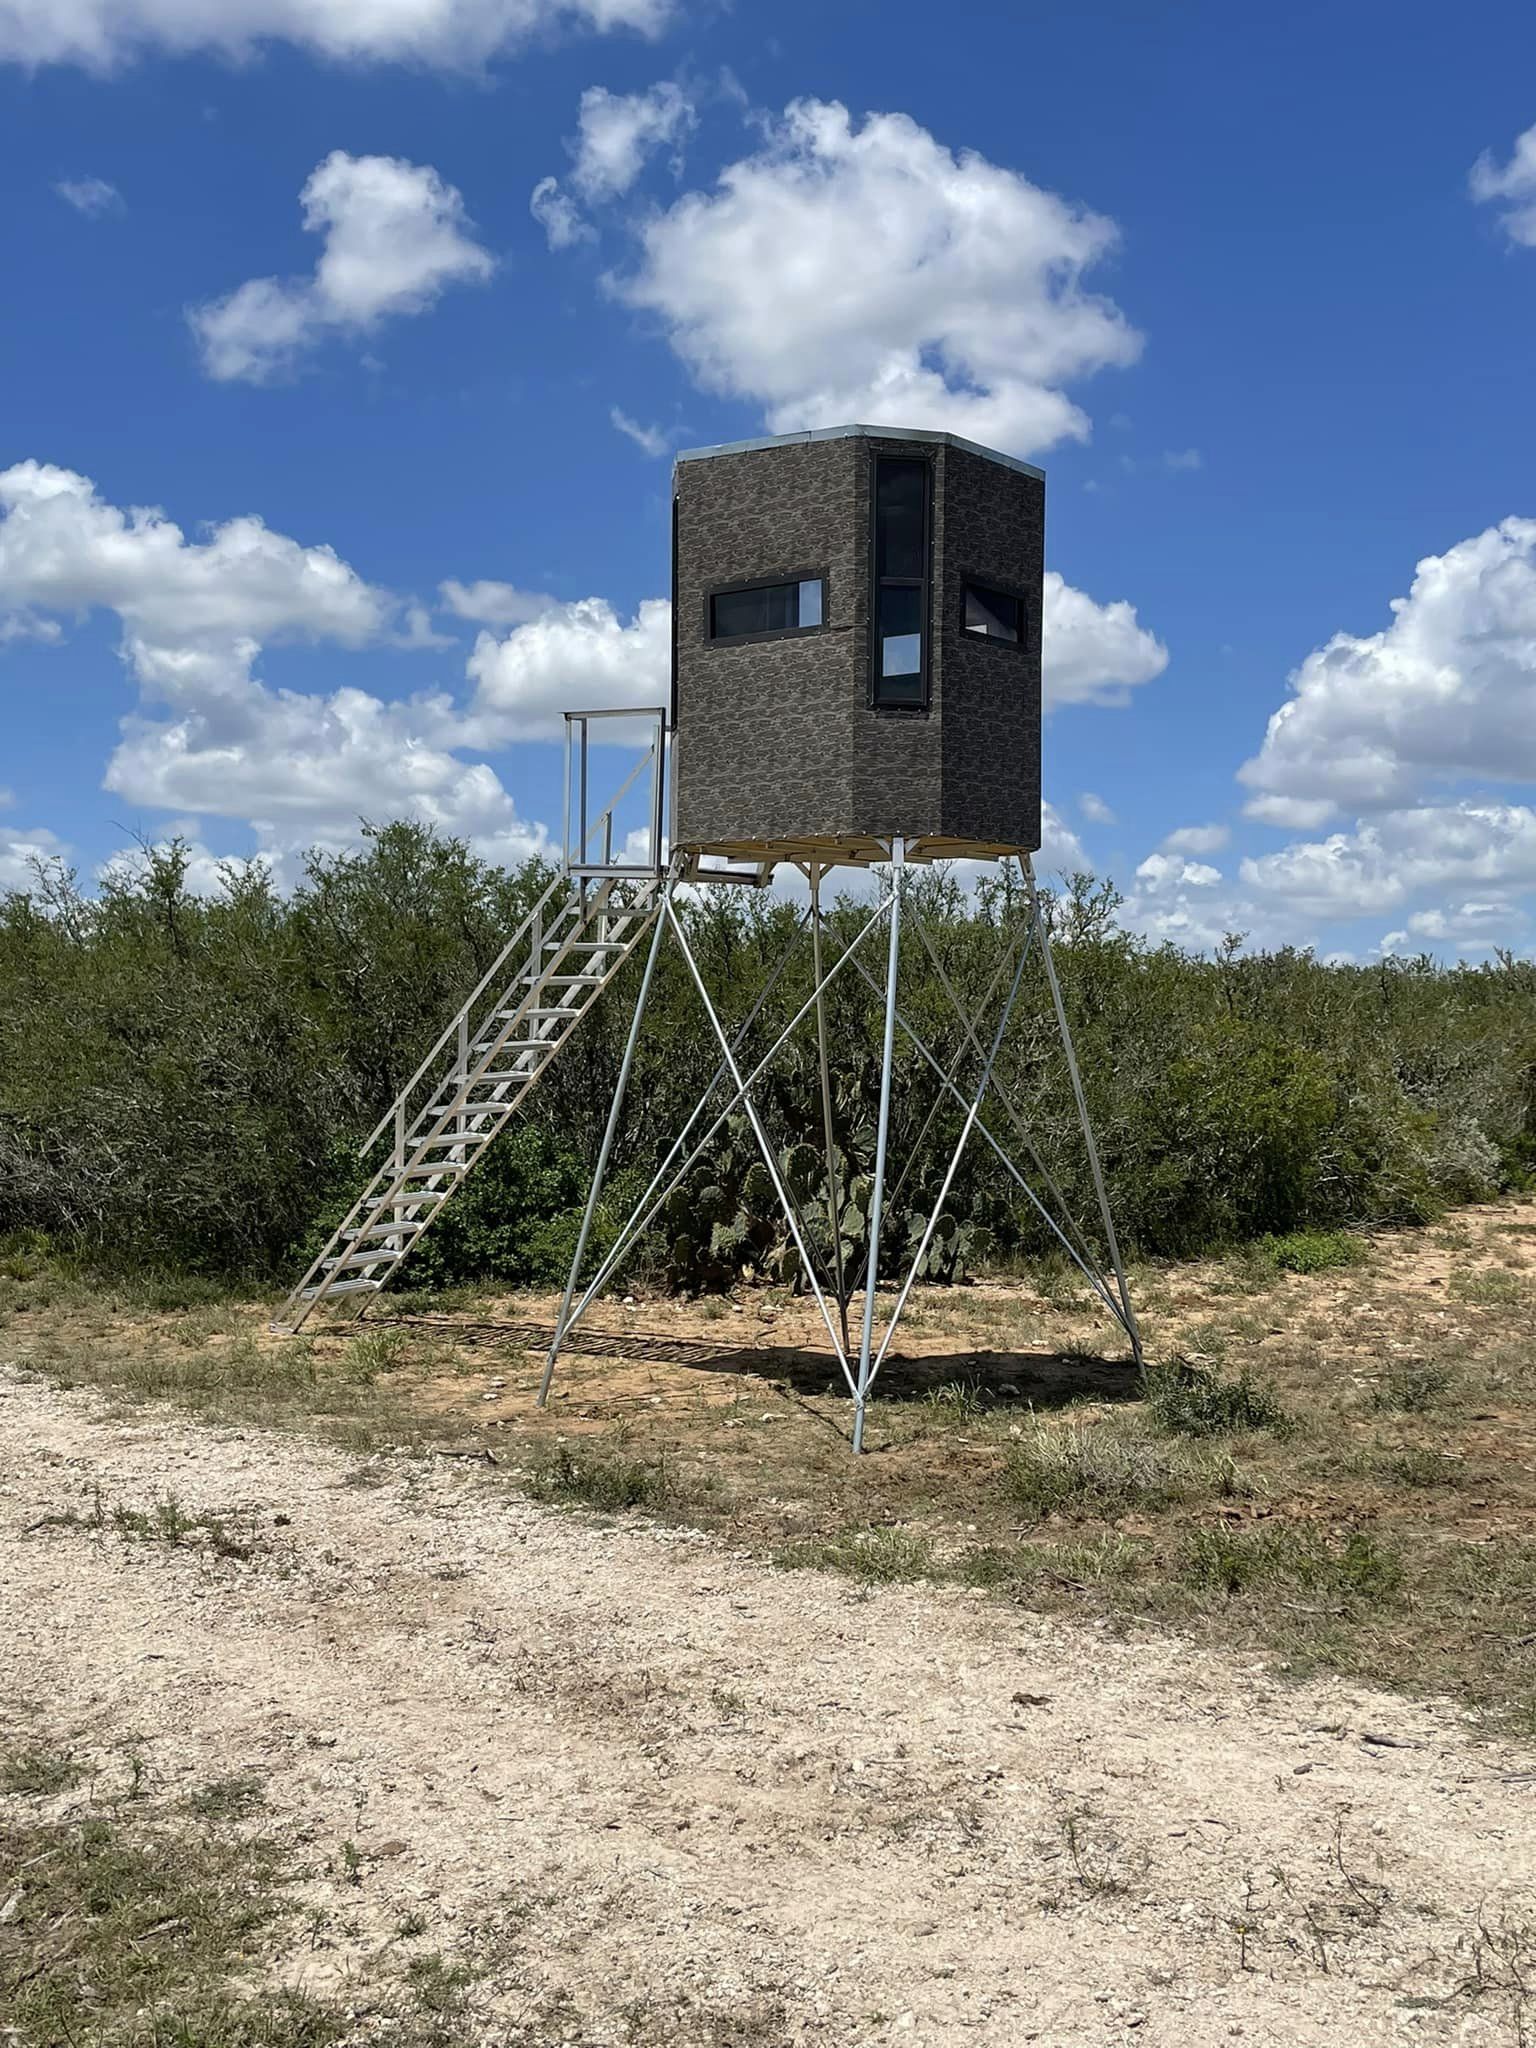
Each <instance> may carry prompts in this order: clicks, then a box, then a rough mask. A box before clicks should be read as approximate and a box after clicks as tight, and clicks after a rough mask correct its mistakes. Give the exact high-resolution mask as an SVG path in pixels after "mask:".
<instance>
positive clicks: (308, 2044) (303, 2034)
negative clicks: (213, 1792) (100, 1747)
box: [0, 1805, 350, 2048]
mask: <svg viewBox="0 0 1536 2048" xmlns="http://www.w3.org/2000/svg"><path fill="white" fill-rule="evenodd" d="M284 1862H285V1859H284V1857H283V1856H282V1854H281V1852H280V1851H279V1850H278V1848H277V1847H276V1845H274V1844H272V1843H268V1842H251V1841H238V1840H236V1839H234V1838H233V1837H227V1836H213V1835H204V1834H202V1833H201V1832H199V1831H197V1830H183V1831H181V1832H178V1831H176V1830H174V1829H172V1828H168V1827H166V1826H165V1825H164V1824H163V1823H161V1822H159V1821H157V1820H156V1819H154V1818H153V1817H152V1816H151V1814H150V1812H149V1810H148V1809H147V1807H146V1806H144V1805H135V1806H126V1807H116V1808H109V1809H103V1810H101V1811H98V1812H91V1813H88V1814H86V1815H84V1816H81V1815H78V1814H72V1815H71V1816H70V1817H69V1818H68V1819H66V1820H64V1821H60V1822H55V1823H53V1824H51V1825H50V1824H46V1823H42V1822H31V1821H29V1822H25V1823H22V1824H21V1825H16V1826H10V1827H6V1828H3V1829H0V1867H8V1868H10V1869H12V1870H16V1871H20V1870H25V1872H26V1882H25V1884H24V1885H22V1886H21V1887H19V1888H18V1889H17V1890H16V1891H15V1893H14V1895H13V1896H12V1898H11V1899H10V1900H8V1901H7V1905H6V1917H5V1918H4V1920H3V1922H0V1984H3V1985H4V1986H5V1987H6V2018H7V2020H8V2021H9V2023H10V2026H11V2027H12V2028H14V2029H15V2032H16V2038H17V2039H18V2040H19V2041H36V2042H39V2043H42V2042H50V2043H51V2042H82V2043H83V2042H86V2041H93V2042H102V2043H107V2042H111V2043H114V2044H118V2043H120V2044H123V2048H129V2044H141V2043H144V2044H147V2043H150V2042H154V2043H156V2044H164V2048H172V2044H190V2043H194V2042H207V2043H214V2042H216V2043H218V2048H323V2044H326V2043H330V2042H341V2041H343V2040H345V2039H346V2038H348V2035H349V2031H350V2022H349V2021H348V2020H347V2018H346V2015H345V2014H344V2013H343V2012H342V2011H341V2010H340V2009H339V2008H330V2007H325V2006H322V2005H319V2004H317V2003H315V2002H313V2001H311V2000H309V1999H307V1998H304V1997H301V1996H299V1995H297V1994H293V1993H287V1992H280V1991H274V1990H272V1989H264V1990H263V1991H261V1992H260V1993H259V1994H258V1995H255V1996H251V1995H248V1994H246V1993H244V1992H242V1991H240V1990H238V1989H237V1988H235V1987H236V1985H237V1984H238V1982H239V1981H240V1980H241V1979H242V1978H249V1977H250V1976H252V1975H254V1974H256V1971H255V1969H253V1965H258V1962H259V1958H260V1957H261V1955H262V1952H263V1950H264V1949H265V1946H266V1941H267V1938H268V1937H269V1935H270V1934H271V1932H272V1931H273V1930H274V1929H275V1928H276V1926H277V1925H278V1924H279V1923H280V1921H281V1920H282V1919H283V1917H284V1916H285V1914H286V1912H287V1910H288V1908H287V1903H286V1900H285V1898H284V1889H285V1886H286V1883H287V1877H286V1874H285V1871H284Z"/></svg>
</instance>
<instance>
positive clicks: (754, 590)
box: [709, 576, 824, 640]
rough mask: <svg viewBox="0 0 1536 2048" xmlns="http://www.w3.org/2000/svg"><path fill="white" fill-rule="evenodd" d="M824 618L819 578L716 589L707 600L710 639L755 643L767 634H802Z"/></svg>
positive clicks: (822, 596) (809, 577)
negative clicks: (753, 641)
mask: <svg viewBox="0 0 1536 2048" xmlns="http://www.w3.org/2000/svg"><path fill="white" fill-rule="evenodd" d="M823 616H824V591H823V587H822V579H821V577H819V576H807V577H804V578H799V579H797V580H796V581H794V582H792V583H752V584H748V585H747V586H746V587H745V588H742V589H737V590H717V591H716V592H715V593H714V595H713V596H712V597H711V598H710V600H709V637H710V639H711V640H756V639H760V638H761V637H762V636H763V635H764V634H768V633H804V632H808V631H809V630H810V628H811V627H813V626H819V625H820V624H821V623H822V620H823Z"/></svg>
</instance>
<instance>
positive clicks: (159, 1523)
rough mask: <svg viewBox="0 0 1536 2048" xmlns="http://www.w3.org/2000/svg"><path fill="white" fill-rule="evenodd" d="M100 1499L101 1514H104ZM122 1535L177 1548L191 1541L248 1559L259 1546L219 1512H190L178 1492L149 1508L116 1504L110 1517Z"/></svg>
mask: <svg viewBox="0 0 1536 2048" xmlns="http://www.w3.org/2000/svg"><path fill="white" fill-rule="evenodd" d="M100 1512H101V1509H100V1502H99V1500H98V1503H97V1514H98V1517H99V1516H100ZM108 1519H109V1520H110V1521H111V1524H112V1527H113V1528H114V1529H116V1530H117V1532H118V1534H119V1535H120V1536H133V1537H137V1538H138V1539H139V1540H140V1541H141V1542H144V1543H166V1544H169V1545H171V1546H172V1547H173V1548H177V1547H180V1546H182V1545H187V1544H196V1545H199V1546H206V1548H207V1549H209V1550H211V1551H212V1552H213V1554H214V1556H215V1557H230V1558H238V1559H241V1560H245V1559H248V1558H250V1557H251V1556H253V1555H254V1553H255V1549H256V1546H255V1544H254V1543H252V1542H251V1541H250V1540H249V1539H248V1538H247V1537H243V1536H240V1535H238V1534H236V1533H235V1531H233V1530H232V1529H231V1528H230V1527H229V1525H228V1524H227V1523H226V1522H225V1521H224V1520H223V1519H222V1518H221V1517H220V1516H218V1515H210V1514H207V1513H206V1512H205V1513H200V1514H189V1513H188V1512H187V1510H186V1509H185V1508H184V1507H183V1506H182V1504H181V1502H180V1501H179V1500H178V1499H177V1498H176V1496H175V1494H174V1493H167V1494H164V1495H162V1496H161V1498H160V1499H158V1500H156V1501H155V1502H154V1503H153V1504H152V1505H151V1506H149V1507H147V1508H129V1507H115V1508H113V1509H112V1511H111V1514H110V1516H109V1518H108Z"/></svg>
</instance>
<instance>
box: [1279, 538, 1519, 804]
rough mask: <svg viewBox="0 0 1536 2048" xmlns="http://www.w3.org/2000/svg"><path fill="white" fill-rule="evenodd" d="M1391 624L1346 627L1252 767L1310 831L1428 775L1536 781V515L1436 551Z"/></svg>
mask: <svg viewBox="0 0 1536 2048" xmlns="http://www.w3.org/2000/svg"><path fill="white" fill-rule="evenodd" d="M1391 609H1392V612H1393V614H1394V616H1393V620H1392V623H1391V625H1390V626H1386V627H1384V628H1383V629H1382V630H1381V631H1380V632H1376V633H1370V634H1366V635H1363V636H1361V635H1356V634H1353V633H1336V634H1335V635H1334V637H1333V639H1331V640H1330V641H1329V642H1328V644H1327V645H1326V646H1325V647H1320V648H1318V649H1316V650H1315V651H1314V652H1313V653H1311V654H1309V655H1308V656H1307V658H1306V660H1305V661H1304V662H1303V663H1302V665H1301V667H1300V668H1299V669H1298V670H1297V671H1296V673H1295V674H1294V675H1293V676H1292V677H1291V691H1292V695H1291V697H1290V699H1289V700H1288V701H1287V702H1286V703H1284V704H1282V705H1281V707H1280V709H1279V710H1278V711H1277V712H1276V713H1275V714H1274V716H1273V717H1272V718H1271V719H1270V721H1269V728H1268V731H1267V732H1266V734H1265V737H1264V744H1263V746H1262V748H1261V749H1260V751H1259V753H1258V754H1257V755H1256V756H1255V757H1254V758H1253V759H1252V760H1251V761H1248V762H1246V763H1245V764H1244V766H1243V767H1242V769H1241V770H1240V771H1239V772H1240V775H1241V778H1242V780H1243V781H1244V782H1245V783H1246V784H1247V785H1248V787H1249V789H1250V790H1252V791H1253V792H1254V800H1253V802H1252V803H1251V804H1250V806H1249V808H1250V811H1251V812H1252V813H1253V814H1254V815H1257V816H1259V817H1261V818H1263V819H1265V820H1266V821H1268V822H1271V823H1275V824H1281V825H1290V826H1293V827H1300V828H1301V829H1303V830H1305V829H1308V828H1309V827H1315V826H1317V825H1319V824H1322V823H1323V822H1325V821H1326V820H1327V818H1328V817H1330V816H1331V815H1334V814H1336V813H1337V812H1339V811H1340V810H1349V811H1352V812H1361V811H1370V810H1376V809H1387V808H1392V807H1401V806H1402V805H1403V804H1404V803H1405V802H1410V801H1412V800H1413V798H1414V797H1415V796H1416V794H1417V793H1418V792H1419V791H1420V790H1421V789H1423V788H1424V787H1425V786H1426V785H1429V784H1432V783H1435V782H1444V781H1447V780H1455V779H1461V778H1467V777H1481V778H1485V779H1487V780H1490V781H1499V782H1507V781H1531V780H1536V519H1505V520H1503V521H1502V522H1501V523H1500V524H1499V525H1498V526H1492V527H1489V528H1488V530H1487V531H1486V532H1485V533H1480V534H1477V535H1476V536H1475V537H1473V538H1472V539H1470V540H1464V541H1459V542H1458V543H1457V544H1456V545H1455V546H1454V547H1452V548H1448V549H1447V550H1446V552H1445V553H1444V554H1443V555H1427V556H1426V557H1425V558H1424V560H1423V561H1421V562H1420V563H1419V565H1418V567H1417V570H1416V571H1415V574H1414V579H1413V584H1412V588H1411V589H1410V591H1409V594H1408V595H1407V597H1400V598H1396V599H1394V600H1393V602H1392V607H1391Z"/></svg>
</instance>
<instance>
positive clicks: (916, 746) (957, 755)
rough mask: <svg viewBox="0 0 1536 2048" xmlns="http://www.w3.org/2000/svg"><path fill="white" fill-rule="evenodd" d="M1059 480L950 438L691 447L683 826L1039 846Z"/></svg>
mask: <svg viewBox="0 0 1536 2048" xmlns="http://www.w3.org/2000/svg"><path fill="white" fill-rule="evenodd" d="M1044 529H1045V479H1044V477H1043V476H1042V474H1041V472H1040V471H1039V470H1038V469H1034V468H1032V467H1031V466H1030V465H1029V464H1028V463H1024V462H1017V461H1015V460H1013V458H1012V457H1010V456H1006V455H998V454H995V453H993V452H992V451H990V450H988V449H985V448H978V447H976V446H974V445H973V444H972V443H971V442H968V441H962V440H960V439H958V438H957V437H956V436H955V435H953V434H933V433H915V432H912V433H908V432H900V431H898V430H894V429H890V428H877V427H838V428H833V429H830V430H827V431H823V432H818V433H807V434H784V435H780V436H778V437H776V438H774V439H771V440H762V441H746V442H739V443H734V444H732V445H730V446H727V447H722V448H703V449H699V450H696V451H694V452H692V453H689V454H684V455H680V456H679V457H678V460H677V467H676V471H675V482H674V543H673V603H674V612H673V618H674V628H673V630H674V633H675V636H676V645H675V652H674V663H673V698H672V717H673V722H674V725H675V729H676V735H677V737H676V744H675V751H674V768H673V772H674V777H675V781H674V794H673V802H674V806H675V810H674V838H673V844H674V845H675V846H676V847H678V848H681V849H684V850H690V851H709V852H712V853H730V854H735V855H737V856H743V857H754V856H755V857H761V856H762V854H763V853H764V852H765V850H767V849H769V848H772V849H774V850H776V851H778V852H780V853H781V855H788V854H792V853H795V852H800V853H802V854H805V855H811V856H814V855H817V854H821V855H830V854H832V853H833V852H834V851H835V852H838V853H840V854H841V855H842V856H843V857H844V858H847V857H849V856H850V855H851V856H853V857H854V858H858V857H861V856H862V857H864V858H880V857H883V856H882V854H881V850H880V849H879V848H878V847H876V846H874V845H873V844H868V845H866V843H867V842H874V841H876V840H879V839H889V838H891V837H892V836H893V835H897V834H899V835H901V836H902V837H903V838H905V839H906V841H907V848H908V850H907V857H908V859H919V860H920V859H923V858H926V857H931V856H936V855H950V854H956V855H958V854H972V855H976V856H980V857H983V858H996V857H998V856H1000V855H1003V854H1007V853H1016V852H1031V851H1033V850H1034V849H1035V848H1037V847H1038V846H1039V844H1040V625H1041V590H1042V575H1043V549H1044Z"/></svg>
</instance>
